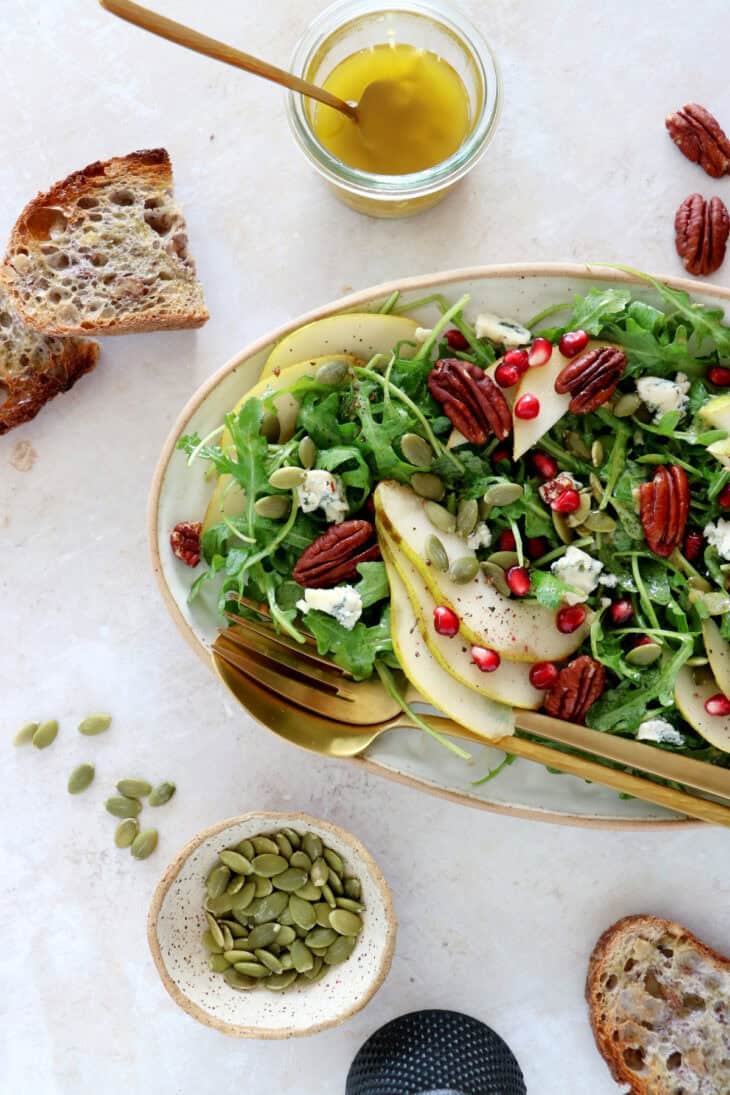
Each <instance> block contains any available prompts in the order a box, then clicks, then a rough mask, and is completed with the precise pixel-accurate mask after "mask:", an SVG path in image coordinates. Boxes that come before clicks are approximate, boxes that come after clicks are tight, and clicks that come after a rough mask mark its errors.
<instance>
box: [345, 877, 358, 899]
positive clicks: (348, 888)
mask: <svg viewBox="0 0 730 1095" xmlns="http://www.w3.org/2000/svg"><path fill="white" fill-rule="evenodd" d="M345 893H346V894H347V896H348V897H351V898H353V899H354V900H355V901H359V900H360V897H361V896H362V886H361V885H360V879H359V878H352V877H351V878H346V879H345Z"/></svg>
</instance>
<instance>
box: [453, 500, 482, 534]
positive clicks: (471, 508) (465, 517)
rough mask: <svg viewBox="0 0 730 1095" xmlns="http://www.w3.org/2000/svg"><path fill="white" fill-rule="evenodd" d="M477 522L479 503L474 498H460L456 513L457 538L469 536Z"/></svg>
mask: <svg viewBox="0 0 730 1095" xmlns="http://www.w3.org/2000/svg"><path fill="white" fill-rule="evenodd" d="M478 520H479V503H478V502H477V500H476V498H462V500H461V501H460V502H459V508H458V509H457V511H456V531H457V532H458V534H459V536H470V535H471V533H472V532H473V531H474V529H475V528H476V527H477V521H478Z"/></svg>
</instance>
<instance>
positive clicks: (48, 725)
mask: <svg viewBox="0 0 730 1095" xmlns="http://www.w3.org/2000/svg"><path fill="white" fill-rule="evenodd" d="M57 734H58V721H57V720H56V719H48V720H47V722H42V723H41V724H40V726H39V727H38V729H37V730H36V731H35V733H34V734H33V737H32V738H31V741H32V742H33V745H34V746H35V748H36V749H47V748H48V746H49V745H53V743H54V741H55V740H56V735H57Z"/></svg>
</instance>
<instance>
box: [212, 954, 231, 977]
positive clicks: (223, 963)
mask: <svg viewBox="0 0 730 1095" xmlns="http://www.w3.org/2000/svg"><path fill="white" fill-rule="evenodd" d="M229 966H230V962H229V961H228V959H227V958H226V956H225V955H224V954H211V956H210V958H209V959H208V969H209V970H212V971H213V973H223V972H224V970H227V969H228V968H229Z"/></svg>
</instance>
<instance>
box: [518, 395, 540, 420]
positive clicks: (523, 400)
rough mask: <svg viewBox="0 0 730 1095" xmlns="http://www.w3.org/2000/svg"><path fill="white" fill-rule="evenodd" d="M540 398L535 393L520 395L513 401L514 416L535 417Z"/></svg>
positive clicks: (538, 409)
mask: <svg viewBox="0 0 730 1095" xmlns="http://www.w3.org/2000/svg"><path fill="white" fill-rule="evenodd" d="M539 413H540V400H539V399H538V398H537V396H536V395H530V394H528V395H521V396H520V398H519V399H518V400H517V402H516V403H515V418H537V416H538V415H539Z"/></svg>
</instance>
